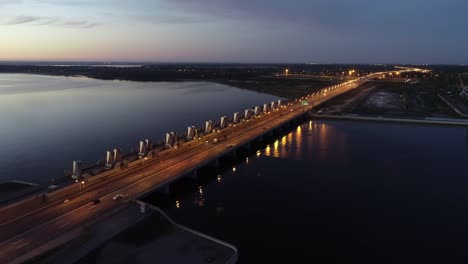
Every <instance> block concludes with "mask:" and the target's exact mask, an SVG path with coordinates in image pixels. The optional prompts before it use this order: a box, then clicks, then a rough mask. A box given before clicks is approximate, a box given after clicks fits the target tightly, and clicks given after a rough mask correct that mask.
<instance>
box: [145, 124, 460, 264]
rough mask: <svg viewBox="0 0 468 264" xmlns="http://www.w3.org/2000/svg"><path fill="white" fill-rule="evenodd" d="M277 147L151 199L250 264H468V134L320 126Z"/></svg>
mask: <svg viewBox="0 0 468 264" xmlns="http://www.w3.org/2000/svg"><path fill="white" fill-rule="evenodd" d="M267 143H268V145H266V144H265V145H263V146H259V147H258V148H259V150H260V151H259V152H257V153H255V151H256V149H254V150H253V152H252V153H250V154H248V153H247V154H244V155H240V156H239V158H238V159H237V160H234V161H229V160H227V161H225V164H229V167H227V168H225V169H224V170H222V169H221V170H219V169H218V170H217V169H211V170H209V169H207V170H206V172H203V173H199V175H200V179H199V180H198V181H197V182H189V181H187V182H181V183H179V184H178V186H173V189H177V190H176V191H175V192H174V193H173V194H172V195H171V196H170V197H166V196H163V195H161V194H154V195H153V196H151V197H148V200H149V201H152V202H153V203H156V204H158V205H160V206H162V207H163V208H165V210H166V211H167V212H168V213H169V214H170V215H171V216H172V217H173V218H174V219H175V220H176V221H178V222H180V223H181V224H184V225H186V226H189V227H193V228H195V229H197V230H200V231H202V232H206V233H208V234H210V235H213V236H215V237H218V238H221V239H223V240H225V241H228V242H230V243H233V244H235V245H236V246H237V247H238V249H239V254H240V263H468V250H467V249H468V131H467V130H466V129H464V128H450V127H436V126H416V125H393V124H380V123H361V122H334V121H326V122H321V121H312V122H310V123H309V122H308V123H305V124H303V125H302V126H299V127H297V128H294V129H293V130H292V131H291V132H290V133H286V134H285V135H278V136H276V137H273V138H272V139H271V140H270V141H269V142H267ZM234 170H235V171H234Z"/></svg>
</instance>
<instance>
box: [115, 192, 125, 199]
mask: <svg viewBox="0 0 468 264" xmlns="http://www.w3.org/2000/svg"><path fill="white" fill-rule="evenodd" d="M123 197H124V195H123V194H121V193H119V194H116V195H115V196H114V197H112V200H119V199H122V198H123Z"/></svg>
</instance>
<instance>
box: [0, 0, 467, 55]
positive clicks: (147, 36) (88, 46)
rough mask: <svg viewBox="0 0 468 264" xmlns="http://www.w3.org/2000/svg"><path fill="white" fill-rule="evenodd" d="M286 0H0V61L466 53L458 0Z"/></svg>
mask: <svg viewBox="0 0 468 264" xmlns="http://www.w3.org/2000/svg"><path fill="white" fill-rule="evenodd" d="M293 2H294V3H290V2H289V1H267V0H256V1H246V0H240V1H234V0H219V1H214V0H202V1H189V0H178V1H172V0H154V1H150V0H142V1H125V0H115V1H111V0H103V1H90V0H70V1H69V0H63V1H59V0H0V60H2V61H8V60H49V61H50V60H58V61H61V60H63V61H67V60H84V61H169V62H181V61H187V62H198V61H207V62H319V63H334V62H343V63H347V62H353V63H357V62H361V63H378V62H385V63H392V62H400V63H401V62H406V63H463V62H466V59H467V58H466V55H463V56H460V54H468V48H467V47H468V46H467V45H465V43H467V42H468V37H467V36H466V34H460V32H458V31H457V30H456V29H455V28H454V27H453V26H452V25H457V26H459V27H461V28H464V27H466V26H468V19H466V16H465V14H464V12H463V5H464V4H465V3H464V1H456V0H454V1H448V2H447V1H441V0H430V1H410V2H408V1H403V0H397V1H391V2H389V3H388V4H383V3H378V4H377V3H375V1H370V0H366V1H343V2H339V3H338V2H336V3H335V2H334V1H332V2H330V1H324V0H320V1H305V0H298V1H293ZM382 6H385V8H383V7H382ZM332 9H333V10H334V12H333V13H329V12H327V10H332ZM415 10H417V14H418V15H416V16H413V14H414V12H415ZM438 21H444V22H445V23H443V24H441V23H438ZM408 25H410V26H408ZM396 39H398V40H399V41H395V40H396ZM449 39H450V41H448V40H449ZM382 50H385V51H390V50H391V51H392V52H382ZM427 54H430V55H427Z"/></svg>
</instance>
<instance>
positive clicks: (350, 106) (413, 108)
mask: <svg viewBox="0 0 468 264" xmlns="http://www.w3.org/2000/svg"><path fill="white" fill-rule="evenodd" d="M467 80H468V68H466V67H461V66H460V67H455V66H453V67H449V66H446V67H439V68H437V67H436V68H435V70H433V71H432V72H431V74H427V75H426V76H404V77H400V76H399V77H398V78H396V77H393V78H386V79H382V80H373V81H371V82H368V83H366V84H364V85H362V86H361V87H359V88H358V89H356V90H354V91H351V92H349V93H346V94H343V95H340V96H338V97H336V98H334V99H333V100H330V101H328V102H326V103H325V104H323V105H322V106H321V108H320V109H317V113H319V114H321V113H325V114H335V115H336V114H338V115H339V114H353V115H362V116H378V117H396V118H406V117H411V118H466V117H467V116H468V96H465V95H463V94H462V91H463V89H464V87H466V86H464V83H467V82H468V81H467Z"/></svg>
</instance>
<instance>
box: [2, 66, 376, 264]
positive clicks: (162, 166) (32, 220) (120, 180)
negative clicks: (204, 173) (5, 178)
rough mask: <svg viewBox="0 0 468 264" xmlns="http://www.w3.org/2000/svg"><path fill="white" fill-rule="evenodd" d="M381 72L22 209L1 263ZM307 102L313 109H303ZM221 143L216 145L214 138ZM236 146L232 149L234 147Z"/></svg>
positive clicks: (10, 220) (6, 220)
mask: <svg viewBox="0 0 468 264" xmlns="http://www.w3.org/2000/svg"><path fill="white" fill-rule="evenodd" d="M381 74H382V73H375V74H372V75H370V76H366V77H361V78H359V79H356V80H354V81H350V82H346V83H343V84H340V85H335V86H332V87H327V88H324V89H322V90H321V92H317V93H314V94H312V95H309V96H307V97H303V98H300V99H297V100H295V101H290V102H289V103H288V105H285V106H284V107H282V108H279V109H278V110H276V111H271V112H269V113H265V114H261V115H260V116H259V117H255V118H251V119H250V120H247V121H242V122H240V123H238V124H236V125H235V126H234V125H232V126H228V127H227V128H224V129H222V130H220V131H219V132H213V133H211V134H208V135H206V136H203V138H202V139H200V140H198V139H197V140H193V141H189V142H187V143H184V144H182V146H180V147H178V148H177V149H175V148H173V149H170V150H167V151H163V152H161V153H159V155H158V156H156V157H154V158H152V157H148V158H147V159H143V160H140V161H139V162H140V164H139V165H136V166H134V167H131V168H127V169H123V170H120V169H117V170H115V171H114V172H112V173H110V174H109V175H107V176H105V177H102V178H98V176H94V177H97V179H99V180H95V181H93V182H90V183H87V184H86V186H85V188H84V189H83V191H80V189H79V185H78V184H79V183H77V184H73V185H71V186H68V187H65V188H67V189H66V191H65V192H64V193H66V194H67V197H66V198H67V200H69V201H68V202H64V199H59V200H58V201H51V202H49V203H47V204H44V205H37V207H36V208H34V209H31V208H27V207H18V208H19V209H18V210H17V211H15V212H13V213H9V214H7V215H5V214H4V215H3V216H2V217H3V218H2V223H1V224H0V263H8V262H10V261H14V260H15V259H17V258H18V257H20V256H22V255H24V254H25V253H26V252H29V251H31V250H33V249H35V248H37V247H39V246H41V245H43V244H45V243H47V242H48V241H50V240H51V239H54V238H57V237H60V236H62V235H65V234H67V232H70V231H72V230H74V229H77V228H80V227H82V226H84V225H86V224H90V223H92V221H93V220H96V219H97V218H98V217H99V216H102V215H103V214H106V213H109V212H111V211H113V210H119V209H121V208H124V207H125V206H126V204H125V203H124V202H123V201H122V200H113V199H112V198H113V196H114V195H116V194H120V193H122V194H126V195H128V196H130V197H138V196H139V195H141V194H143V193H146V192H148V191H150V190H153V189H154V188H155V186H160V185H163V184H165V183H167V182H171V181H173V180H176V179H177V178H179V177H181V176H183V175H185V174H187V173H189V172H191V171H193V170H194V169H196V168H199V167H200V166H201V165H202V164H205V163H206V162H209V161H214V160H216V159H217V158H219V157H221V156H223V155H225V154H226V153H228V152H230V151H232V150H233V149H235V148H237V147H239V146H242V145H244V144H246V143H248V142H250V141H251V140H252V139H255V138H257V137H259V136H261V135H263V134H265V133H266V132H267V131H270V130H273V129H274V128H276V127H279V126H281V125H282V124H284V123H285V122H288V121H290V120H292V119H294V118H296V117H298V116H300V115H302V114H304V111H305V110H309V109H311V108H313V107H314V106H317V105H318V104H320V103H323V102H325V101H327V100H329V99H331V98H333V97H335V96H337V95H339V94H342V93H344V92H347V91H349V90H351V89H353V88H355V87H357V86H359V85H361V84H362V83H364V82H366V81H367V80H368V79H370V78H374V77H378V76H380V75H381ZM302 100H307V102H308V103H309V105H307V106H303V105H301V101H302ZM214 138H219V139H223V140H221V141H220V142H219V143H217V144H213V143H212V139H214ZM230 146H233V147H230ZM96 198H99V199H100V200H101V202H100V203H98V204H95V205H93V204H90V201H91V200H93V199H96Z"/></svg>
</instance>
